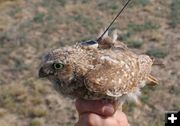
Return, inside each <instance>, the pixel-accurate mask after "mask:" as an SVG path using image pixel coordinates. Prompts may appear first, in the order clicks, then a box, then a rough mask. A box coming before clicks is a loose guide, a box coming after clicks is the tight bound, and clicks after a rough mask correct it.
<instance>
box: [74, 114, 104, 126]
mask: <svg viewBox="0 0 180 126" xmlns="http://www.w3.org/2000/svg"><path fill="white" fill-rule="evenodd" d="M100 123H101V117H100V116H99V115H97V114H94V113H85V114H82V115H80V117H79V121H78V122H77V123H76V125H75V126H101V125H100Z"/></svg>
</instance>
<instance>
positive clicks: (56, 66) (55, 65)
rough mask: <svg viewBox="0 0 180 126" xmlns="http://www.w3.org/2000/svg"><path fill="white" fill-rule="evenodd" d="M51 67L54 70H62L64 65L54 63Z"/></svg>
mask: <svg viewBox="0 0 180 126" xmlns="http://www.w3.org/2000/svg"><path fill="white" fill-rule="evenodd" d="M53 67H54V69H62V68H63V67H64V64H62V63H54V64H53Z"/></svg>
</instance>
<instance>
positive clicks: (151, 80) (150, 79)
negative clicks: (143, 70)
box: [147, 75, 159, 86]
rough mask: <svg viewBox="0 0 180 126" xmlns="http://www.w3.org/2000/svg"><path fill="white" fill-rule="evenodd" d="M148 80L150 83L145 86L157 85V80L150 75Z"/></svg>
mask: <svg viewBox="0 0 180 126" xmlns="http://www.w3.org/2000/svg"><path fill="white" fill-rule="evenodd" d="M148 80H149V81H150V83H147V85H150V86H155V85H157V84H159V82H158V80H157V79H156V78H155V77H153V76H152V75H149V77H148Z"/></svg>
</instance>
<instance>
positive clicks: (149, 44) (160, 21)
mask: <svg viewBox="0 0 180 126" xmlns="http://www.w3.org/2000/svg"><path fill="white" fill-rule="evenodd" d="M124 3H125V0H122V1H121V0H111V1H109V0H68V1H67V0H0V126H73V125H74V123H75V122H76V121H77V113H76V110H75V107H74V101H73V100H71V99H68V98H64V97H62V96H60V95H59V94H57V93H56V92H55V90H54V89H53V88H52V86H51V83H50V82H48V81H47V80H42V79H39V78H38V66H39V63H40V59H41V56H42V54H43V53H44V52H46V51H49V50H52V49H55V48H59V47H62V46H66V45H72V44H74V43H76V42H80V41H83V40H88V39H95V38H96V37H97V35H98V33H99V31H100V30H101V29H104V28H105V27H107V24H109V22H110V21H111V20H112V18H113V17H114V16H115V15H116V14H117V12H118V11H119V9H120V8H121V7H122V5H123V4H124ZM114 29H118V30H119V31H121V33H120V35H119V40H120V41H123V42H124V43H126V44H127V45H128V46H129V47H130V48H131V49H132V50H133V51H134V52H136V53H138V54H145V53H146V54H149V55H150V56H152V57H154V58H155V59H158V61H159V62H161V63H163V65H154V66H153V70H152V74H153V75H154V76H156V77H157V78H158V80H159V82H160V83H159V85H158V86H155V87H145V88H143V89H142V96H141V101H142V106H141V107H138V106H136V105H135V104H134V103H126V104H125V105H124V106H123V111H124V112H125V113H126V114H127V115H128V120H129V122H130V124H131V125H132V126H163V125H164V113H165V112H166V111H170V110H171V111H172V110H174V111H175V110H180V79H179V78H180V1H179V0H134V1H132V2H131V4H130V5H129V7H128V8H126V10H125V11H124V12H123V14H122V16H121V17H120V18H118V20H117V21H116V22H115V24H114V25H113V27H112V28H111V30H110V32H111V31H113V30H114Z"/></svg>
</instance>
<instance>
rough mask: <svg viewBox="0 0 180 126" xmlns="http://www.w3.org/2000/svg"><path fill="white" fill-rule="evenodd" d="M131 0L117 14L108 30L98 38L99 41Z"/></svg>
mask: <svg viewBox="0 0 180 126" xmlns="http://www.w3.org/2000/svg"><path fill="white" fill-rule="evenodd" d="M130 1H131V0H128V1H127V2H126V4H125V5H124V6H123V8H122V9H121V10H120V11H119V13H118V14H117V15H116V17H115V18H114V19H113V21H112V22H111V23H110V24H109V26H108V27H107V28H106V30H105V31H104V32H103V33H102V35H101V36H100V37H99V38H98V39H97V42H99V41H101V39H102V37H103V36H104V35H105V34H106V32H107V31H108V30H109V28H110V27H111V25H112V24H113V23H114V21H115V20H116V19H117V18H118V17H119V15H120V14H121V13H122V12H123V10H124V9H125V8H126V6H127V5H128V4H129V2H130Z"/></svg>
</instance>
